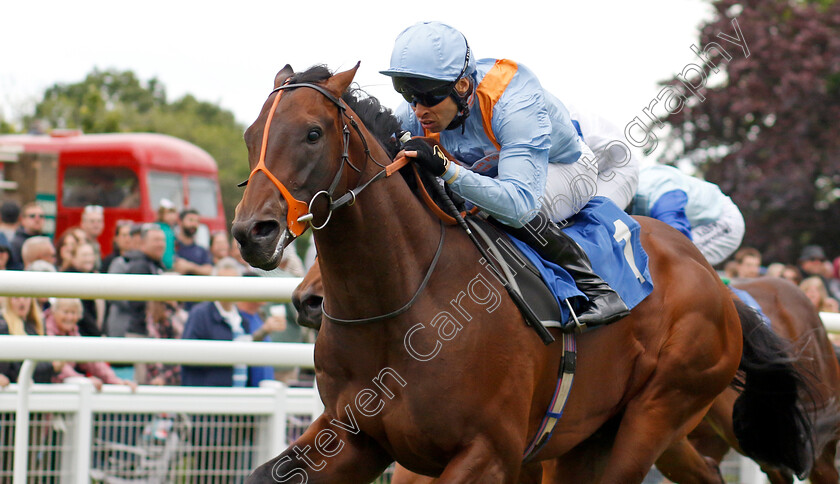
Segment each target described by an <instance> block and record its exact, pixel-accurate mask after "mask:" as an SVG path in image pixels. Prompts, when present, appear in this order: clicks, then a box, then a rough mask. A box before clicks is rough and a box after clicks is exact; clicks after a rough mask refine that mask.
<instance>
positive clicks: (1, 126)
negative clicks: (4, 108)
mask: <svg viewBox="0 0 840 484" xmlns="http://www.w3.org/2000/svg"><path fill="white" fill-rule="evenodd" d="M14 132H15V127H14V126H12V125H11V123H9V122H7V121H6V120H5V119H3V117H2V116H0V134H10V133H14Z"/></svg>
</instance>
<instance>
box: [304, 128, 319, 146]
mask: <svg viewBox="0 0 840 484" xmlns="http://www.w3.org/2000/svg"><path fill="white" fill-rule="evenodd" d="M320 138H321V130H320V129H317V128H313V129H310V130H309V132H308V133H306V141H309V142H310V143H314V142H316V141H318V140H319V139H320Z"/></svg>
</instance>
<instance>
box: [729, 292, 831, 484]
mask: <svg viewBox="0 0 840 484" xmlns="http://www.w3.org/2000/svg"><path fill="white" fill-rule="evenodd" d="M734 302H735V307H736V308H737V310H738V316H739V317H740V318H741V332H742V334H743V338H744V352H743V354H742V356H741V364H740V366H739V376H738V377H737V378H736V381H735V382H734V386H735V387H736V388H737V389H739V390H741V395H740V396H739V397H738V398H737V399H736V400H735V406H734V409H733V414H732V420H733V428H734V430H735V437H736V438H737V439H738V443H739V444H740V445H741V448H742V449H743V450H744V453H745V454H746V455H747V456H749V457H750V458H752V459H754V460H756V461H758V462H761V463H764V464H769V465H771V466H773V467H786V468H788V469H790V470H791V471H793V472H794V473H795V474H796V475H797V476H799V477H800V479H804V478H805V476H807V475H808V474H809V473H810V470H811V466H812V465H813V463H814V442H813V422H812V419H811V417H810V416H809V414H808V412H807V410H806V407H810V406H811V405H807V404H803V399H805V400H807V399H810V401H811V403H813V395H814V392H813V390H812V389H811V387H810V386H809V385H808V383H807V381H808V380H807V379H806V378H805V377H804V376H803V375H802V374H801V373H800V372H799V371H798V370H797V368H796V367H795V366H794V361H795V358H794V355H793V352H792V351H791V345H790V344H789V343H788V342H787V341H786V340H784V339H782V338H781V337H779V336H777V335H776V334H775V333H774V332H773V331H772V330H771V329H770V328H769V327H768V326H767V325H765V324H764V322H763V321H762V318H761V316H760V315H759V314H758V312H756V311H755V310H753V309H752V308H750V307H749V306H747V305H746V304H744V303H743V302H741V301H739V300H735V301H734Z"/></svg>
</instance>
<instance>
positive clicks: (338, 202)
mask: <svg viewBox="0 0 840 484" xmlns="http://www.w3.org/2000/svg"><path fill="white" fill-rule="evenodd" d="M357 67H358V66H357ZM355 71H356V69H355V68H354V69H351V70H350V71H346V72H343V73H339V74H336V75H334V76H329V74H328V73H326V74H325V71H324V70H323V69H312V70H309V71H306V72H304V73H300V74H295V73H294V72H293V71H292V69H291V68H290V67H289V66H286V68H284V69H283V70H281V71H280V72H279V73H278V75H277V77H276V78H275V91H273V92H272V93H271V95H270V96H269V98H268V100H267V101H266V103H265V105H264V106H263V108H262V110H261V112H260V115H259V117H258V118H257V120H256V122H255V123H254V124H253V125H251V127H249V128H248V130H247V131H246V133H245V141H246V144H247V146H248V150H249V162H250V164H251V168H252V173H251V176H250V178H249V181H248V184H247V188H246V189H245V192H244V194H243V197H242V201H241V202H240V203H239V205H238V206H237V209H236V218H235V221H234V224H233V234H234V236H235V237H236V239H237V240H238V241H239V243H240V246H241V253H242V256H243V257H244V258H245V260H246V261H248V262H249V263H250V264H251V265H253V266H256V267H261V268H266V269H268V268H273V267H274V266H275V265H276V264H277V261H278V260H279V257H280V256H281V254H282V250H284V249H285V247H286V246H287V245H288V244H289V243H290V242H291V241H292V240H293V238H294V237H295V236H297V235H300V233H302V231H303V230H304V229H305V228H306V225H305V224H306V223H309V224H311V225H312V226H313V227H318V228H319V229H320V230H318V231H316V232H315V234H314V240H315V244H316V246H317V249H318V254H319V260H320V264H321V271H322V273H323V284H324V294H325V296H326V301H327V305H326V307H325V309H326V310H327V312H328V313H329V314H330V315H331V316H332V319H330V321H328V322H325V323H324V324H323V326H322V328H321V331H320V334H319V336H318V340H317V344H316V346H315V364H316V377H317V379H318V388H319V391H320V394H321V398H322V400H323V402H324V406H325V410H324V413H323V415H321V416H320V417H319V418H318V419H316V420H315V421H314V422H313V423H312V425H311V426H310V427H309V429H308V430H307V431H306V432H305V433H304V434H303V435H302V436H301V437H300V438H299V439H298V440H296V441H295V442H294V443H293V444H292V445H291V447H290V448H289V449H287V450H286V451H285V452H283V453H282V454H281V455H279V456H277V457H275V458H274V459H272V460H270V461H269V462H267V463H265V464H263V465H262V466H260V467H259V468H258V469H257V470H256V471H254V473H253V474H252V475H251V477H250V478H249V482H316V483H321V482H336V483H338V482H340V483H363V482H369V481H371V480H372V479H374V478H375V477H376V476H377V475H379V474H380V473H381V472H382V471H383V470H384V469H385V468H386V467H387V466H388V464H389V463H391V462H392V461H394V460H396V461H397V462H399V463H400V464H401V465H403V466H404V467H406V468H407V469H410V470H412V471H415V472H417V473H420V474H427V475H433V476H438V477H439V479H440V482H445V483H450V482H459V483H460V482H476V483H493V482H498V483H501V482H504V483H515V482H519V480H520V478H525V475H523V473H522V472H523V471H522V468H523V463H522V459H523V452H524V451H525V449H526V447H527V446H528V443H529V441H530V439H532V438H533V436H534V434H535V433H536V431H537V428H538V427H539V425H540V423H541V421H542V417H543V415H544V414H545V412H546V409H547V408H548V405H549V401H550V400H551V398H552V396H553V394H554V386H555V378H556V375H557V371H558V368H559V364H560V354H561V352H560V351H559V348H556V347H555V346H557V345H550V346H545V345H543V344H542V342H541V341H540V340H539V338H537V337H536V335H535V334H534V333H533V331H531V330H530V329H529V328H527V327H526V326H525V324H524V321H523V318H522V316H521V314H520V313H519V310H518V309H517V308H516V306H515V305H514V304H513V303H512V302H511V301H510V300H509V299H508V298H507V297H506V296H505V295H503V293H502V292H501V291H500V290H499V288H498V287H496V286H495V284H494V283H493V282H492V280H491V279H488V278H487V276H484V271H486V269H485V268H484V266H482V265H481V264H480V263H479V260H478V259H479V257H478V253H477V251H476V249H475V247H474V246H473V245H472V243H471V242H470V240H469V239H468V238H467V237H466V236H465V235H464V233H463V232H461V229H459V228H457V227H452V226H444V225H442V224H441V223H440V222H439V221H438V219H437V218H435V217H434V216H433V215H432V214H431V213H430V212H429V211H427V210H426V209H425V208H424V206H423V205H422V203H421V202H420V201H419V200H418V199H417V198H416V197H415V196H414V194H413V192H412V191H411V190H410V189H409V187H408V185H407V184H406V182H405V181H404V180H403V179H402V178H401V177H396V176H394V177H390V176H386V175H388V174H390V173H392V172H393V169H392V168H386V166H388V164H389V162H390V158H389V156H388V155H387V154H386V152H385V150H384V148H383V147H382V145H380V144H379V143H377V142H376V141H375V139H374V137H373V135H372V134H371V133H370V132H369V131H368V130H367V129H366V127H365V126H364V124H363V123H360V120H359V118H358V116H357V115H356V114H355V113H354V112H353V110H352V109H351V108H350V107H349V106H348V105H347V101H346V100H342V99H341V96H342V94H343V93H344V92H345V91H346V90H347V88H348V86H349V85H350V83H351V82H352V79H353V76H354V74H355ZM301 199H302V200H309V201H310V202H309V203H306V202H301V201H300V200H301ZM640 224H641V226H642V230H641V242H642V244H643V246H644V248H645V251H646V252H647V254H648V256H649V270H650V274H651V276H652V278H653V280H654V281H655V284H656V286H655V289H654V291H653V292H652V293H651V294H650V295H649V296H648V297H647V298H646V299H645V300H644V301H642V302H641V303H640V304H639V305H638V306H636V307H635V308H634V309H633V312H632V314H631V315H630V316H628V317H626V318H624V319H623V320H621V321H619V322H617V323H614V324H612V325H610V326H607V327H604V328H601V329H598V330H595V331H590V332H587V333H584V334H583V335H581V336H579V337H578V341H577V349H578V359H577V373H576V377H575V385H574V388H573V390H572V392H571V394H570V398H569V400H568V402H567V403H566V407H565V409H564V415H563V418H562V419H561V420H560V421H559V422H558V425H557V429H556V431H555V433H554V436H553V437H552V438H551V440H550V441H549V442H548V444H547V445H546V446H545V447H544V448H543V449H542V450H541V451H540V452H539V453H538V454H537V455H536V457H535V460H536V461H539V460H546V459H563V457H564V456H566V455H569V454H570V453H572V452H573V450H574V449H575V448H576V447H577V446H579V445H580V444H582V443H585V442H586V441H587V439H590V438H594V437H597V435H596V434H599V432H600V433H608V434H609V436H608V440H609V441H610V443H611V447H610V449H609V451H608V452H607V454H606V456H605V458H604V461H605V464H604V465H603V466H602V468H601V469H602V472H600V473H599V475H598V476H597V480H599V481H600V482H620V483H632V482H641V481H642V479H643V478H644V476H645V474H646V473H647V470H648V469H649V468H650V466H651V465H653V463H654V462H655V461H656V460H657V459H658V458H659V456H660V455H663V453H667V454H668V455H676V456H679V457H680V458H682V459H686V460H700V461H702V457H701V456H700V455H699V454H698V453H697V452H696V451H695V450H694V448H693V447H691V445H689V443H688V440H687V438H686V435H687V434H688V432H689V431H690V430H691V429H693V428H694V427H695V426H696V425H697V424H698V423H699V422H700V420H701V419H702V418H703V416H704V415H705V414H706V412H707V411H708V409H709V407H710V406H711V404H712V402H713V401H714V399H715V398H716V396H717V395H718V394H720V392H722V391H723V390H724V389H725V388H726V387H727V386H728V385H729V383H730V382H731V381H732V379H733V377H734V376H735V373H736V370H737V369H738V365H739V362H740V361H741V351H742V340H743V335H742V327H741V320H740V317H739V313H738V311H737V310H736V308H735V305H734V304H733V302H732V299H731V296H730V293H729V290H728V289H727V288H726V287H725V286H724V285H723V283H722V282H721V281H720V279H719V278H718V276H717V274H715V272H714V270H713V269H712V268H711V267H710V266H709V265H708V263H707V262H706V261H705V260H704V259H703V257H702V255H701V254H700V253H699V252H698V251H697V249H696V248H695V247H694V246H693V245H692V244H691V242H690V241H688V240H687V239H686V238H685V237H684V236H683V235H682V234H680V233H679V232H677V231H676V230H673V229H672V228H670V227H668V226H667V225H665V224H662V223H660V222H657V221H655V220H649V219H645V220H640ZM479 276H481V277H479ZM476 281H481V284H479V282H476ZM462 292H464V293H470V294H472V296H473V297H471V298H466V299H465V298H464V297H462V296H460V294H461V293H462ZM458 298H460V302H461V306H459V308H460V309H459V310H456V309H453V306H452V304H450V303H451V301H453V299H458ZM468 299H469V300H468ZM341 320H343V321H345V322H344V323H339V322H337V321H341ZM347 321H356V322H357V324H348V323H347ZM418 325H419V326H418ZM418 328H419V329H418ZM755 331H759V332H760V331H761V329H760V328H758V329H756V330H755ZM409 334H410V335H412V337H411V339H410V340H408V339H407V335H409ZM748 340H749V341H752V340H751V339H749V338H748ZM756 341H758V339H756ZM409 346H410V347H409ZM756 354H759V355H760V354H763V353H762V352H758V351H757V352H756ZM418 355H420V356H421V357H418ZM785 370H786V371H793V369H792V367H791V366H790V365H787V367H786V368H785ZM750 380H751V375H750V374H749V372H748V373H747V375H746V381H747V384H746V387H745V394H750V393H751V392H754V391H759V390H761V388H760V387H755V386H754V385H751V384H750ZM762 383H764V384H766V383H767V382H766V381H765V382H762ZM789 390H791V391H796V390H797V389H796V388H793V389H789ZM777 404H779V405H783V408H779V412H792V413H796V412H798V411H799V410H798V408H797V405H796V402H795V400H792V399H790V398H779V399H771V400H769V401H767V402H765V403H764V405H767V406H775V405H777ZM743 418H745V419H750V418H752V415H751V413H750V412H745V413H744V415H743ZM791 421H792V422H794V423H795V424H796V425H797V426H799V425H800V424H807V419H805V418H802V419H797V418H795V419H791ZM604 429H609V432H605V431H604ZM777 431H778V432H781V433H785V435H783V436H782V437H781V438H782V439H787V440H789V441H790V442H793V443H794V444H793V446H794V447H795V448H796V450H797V451H796V452H793V453H791V454H790V455H785V456H784V460H785V462H783V465H785V466H786V467H789V468H790V469H792V470H793V471H794V472H796V473H797V474H801V473H803V472H807V470H808V465H809V462H811V459H810V458H809V457H808V456H804V455H803V454H804V453H807V451H806V452H801V451H800V449H807V448H809V447H808V445H807V443H808V442H809V441H810V432H809V428H808V427H807V425H805V426H804V427H802V428H799V427H797V428H790V427H783V428H777ZM756 444H757V447H756V448H755V449H745V451H747V452H748V453H756V454H760V453H761V452H762V451H767V449H765V448H764V447H766V446H768V445H770V444H768V443H767V442H757V443H756ZM530 469H532V468H528V470H529V471H530ZM572 475H574V474H572Z"/></svg>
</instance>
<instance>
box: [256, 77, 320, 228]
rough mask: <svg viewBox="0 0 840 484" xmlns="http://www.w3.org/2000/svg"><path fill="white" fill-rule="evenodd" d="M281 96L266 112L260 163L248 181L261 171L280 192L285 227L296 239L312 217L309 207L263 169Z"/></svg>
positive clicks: (279, 93)
mask: <svg viewBox="0 0 840 484" xmlns="http://www.w3.org/2000/svg"><path fill="white" fill-rule="evenodd" d="M282 95H283V91H282V90H281V91H279V92H278V93H277V96H276V97H275V98H274V102H273V103H272V104H271V110H270V111H269V112H268V119H266V121H265V128H263V138H262V147H261V148H260V161H259V162H257V166H256V167H255V168H254V169H253V171H251V175H249V176H248V181H251V178H254V175H255V174H256V173H257V172H258V171H261V172H263V173H264V174H265V176H267V177H268V179H269V180H271V183H274V186H276V187H277V189H278V190H280V194H281V195H283V198H284V199H285V200H286V206H287V207H288V208H287V210H286V226H287V227H288V230H289V232H291V233H292V235H294V236H295V237H298V236H299V235H300V234H302V233H304V232H305V231H306V223H307V221H308V220H309V219H311V218H312V217H311V216H309V217H307V215H309V206H308V205H307V204H306V203H304V202H301V201H300V200H298V199H297V198H295V197H294V196H292V194H291V193H290V192H289V190H288V189H287V188H286V186H285V185H283V182H281V181H280V180H278V179H277V177H276V176H274V175H273V174H272V173H271V172H270V171H268V169H267V168H266V167H265V150H266V147H267V146H268V130H269V128H270V127H271V120H272V119H273V118H274V110H275V109H277V103H278V102H280V97H281V96H282Z"/></svg>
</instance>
